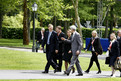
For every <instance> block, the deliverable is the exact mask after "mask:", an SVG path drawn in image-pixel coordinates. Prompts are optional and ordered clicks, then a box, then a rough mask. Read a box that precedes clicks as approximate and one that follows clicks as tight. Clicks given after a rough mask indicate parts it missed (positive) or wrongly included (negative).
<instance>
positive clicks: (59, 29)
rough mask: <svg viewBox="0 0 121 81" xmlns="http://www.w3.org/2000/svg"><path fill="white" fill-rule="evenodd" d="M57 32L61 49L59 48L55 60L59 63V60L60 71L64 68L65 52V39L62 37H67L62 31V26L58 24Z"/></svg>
mask: <svg viewBox="0 0 121 81" xmlns="http://www.w3.org/2000/svg"><path fill="white" fill-rule="evenodd" d="M56 32H57V36H58V40H59V50H58V54H56V55H55V56H56V57H55V60H54V61H55V62H56V63H57V59H58V60H59V63H57V64H58V66H59V68H58V72H61V69H62V54H63V52H64V41H63V40H61V37H65V34H64V33H63V32H62V30H61V26H57V27H56Z"/></svg>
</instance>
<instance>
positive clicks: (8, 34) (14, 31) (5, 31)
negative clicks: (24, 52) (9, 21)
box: [2, 27, 117, 39]
mask: <svg viewBox="0 0 121 81" xmlns="http://www.w3.org/2000/svg"><path fill="white" fill-rule="evenodd" d="M44 28H45V29H46V30H47V27H44ZM40 30H41V27H40V28H35V35H36V36H37V33H38V32H39V31H40ZM93 30H95V29H89V28H82V33H83V39H85V38H90V37H91V32H92V31H93ZM32 31H33V29H32V28H31V29H30V35H31V38H32V36H33V34H32V33H33V32H32ZM98 31H99V30H97V32H98ZM108 31H109V30H108ZM114 31H117V29H114ZM104 34H105V30H104V29H102V38H104ZM2 37H3V38H7V39H23V28H6V27H3V28H2Z"/></svg>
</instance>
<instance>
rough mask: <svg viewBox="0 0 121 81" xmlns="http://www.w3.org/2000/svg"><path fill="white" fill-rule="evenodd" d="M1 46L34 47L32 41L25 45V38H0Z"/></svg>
mask: <svg viewBox="0 0 121 81" xmlns="http://www.w3.org/2000/svg"><path fill="white" fill-rule="evenodd" d="M0 46H7V47H25V48H32V41H31V42H30V44H29V45H23V39H0Z"/></svg>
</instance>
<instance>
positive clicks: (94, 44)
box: [87, 37, 102, 54]
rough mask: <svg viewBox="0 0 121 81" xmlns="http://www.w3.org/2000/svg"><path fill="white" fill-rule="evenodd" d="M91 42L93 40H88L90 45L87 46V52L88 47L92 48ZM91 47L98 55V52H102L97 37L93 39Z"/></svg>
mask: <svg viewBox="0 0 121 81" xmlns="http://www.w3.org/2000/svg"><path fill="white" fill-rule="evenodd" d="M92 41H93V38H91V39H90V43H89V45H88V46H87V50H89V48H90V46H92ZM93 47H94V50H95V52H97V53H98V54H100V50H102V46H101V43H100V38H98V37H96V38H95V40H94V43H93ZM91 50H92V48H91Z"/></svg>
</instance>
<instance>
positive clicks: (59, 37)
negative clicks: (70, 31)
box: [58, 32, 65, 53]
mask: <svg viewBox="0 0 121 81" xmlns="http://www.w3.org/2000/svg"><path fill="white" fill-rule="evenodd" d="M61 37H65V34H64V33H63V32H61V33H60V34H59V36H58V40H59V41H58V42H59V52H60V53H63V52H64V41H63V40H61Z"/></svg>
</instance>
